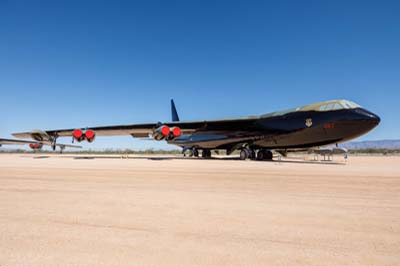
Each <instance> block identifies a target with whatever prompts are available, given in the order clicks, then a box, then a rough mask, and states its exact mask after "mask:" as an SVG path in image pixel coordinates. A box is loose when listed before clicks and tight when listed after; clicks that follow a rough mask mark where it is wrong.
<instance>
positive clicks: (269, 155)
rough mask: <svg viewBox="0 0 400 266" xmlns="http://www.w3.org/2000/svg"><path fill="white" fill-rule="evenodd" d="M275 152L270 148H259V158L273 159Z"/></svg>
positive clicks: (262, 159)
mask: <svg viewBox="0 0 400 266" xmlns="http://www.w3.org/2000/svg"><path fill="white" fill-rule="evenodd" d="M272 158H273V154H272V151H269V150H259V151H258V152H257V160H260V161H264V160H265V161H272Z"/></svg>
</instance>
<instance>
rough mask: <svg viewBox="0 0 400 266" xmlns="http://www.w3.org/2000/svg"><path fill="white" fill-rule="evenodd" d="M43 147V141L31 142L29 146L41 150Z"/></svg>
mask: <svg viewBox="0 0 400 266" xmlns="http://www.w3.org/2000/svg"><path fill="white" fill-rule="evenodd" d="M42 147H43V144H42V143H30V144H29V148H31V149H32V150H40V149H41V148H42Z"/></svg>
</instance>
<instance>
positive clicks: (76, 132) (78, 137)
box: [72, 129, 85, 142]
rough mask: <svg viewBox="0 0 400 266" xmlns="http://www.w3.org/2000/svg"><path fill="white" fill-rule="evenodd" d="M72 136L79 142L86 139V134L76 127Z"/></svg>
mask: <svg viewBox="0 0 400 266" xmlns="http://www.w3.org/2000/svg"><path fill="white" fill-rule="evenodd" d="M72 137H73V138H74V140H76V141H77V142H81V141H83V140H85V135H84V134H83V131H82V130H80V129H75V130H74V131H73V132H72Z"/></svg>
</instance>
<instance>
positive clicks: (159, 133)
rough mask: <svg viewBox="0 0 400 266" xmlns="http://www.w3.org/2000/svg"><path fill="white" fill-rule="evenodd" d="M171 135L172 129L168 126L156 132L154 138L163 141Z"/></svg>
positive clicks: (161, 127)
mask: <svg viewBox="0 0 400 266" xmlns="http://www.w3.org/2000/svg"><path fill="white" fill-rule="evenodd" d="M170 133H171V129H170V128H169V127H168V126H166V125H162V126H159V127H158V128H156V129H155V130H154V132H153V138H154V139H155V140H163V139H166V138H168V136H169V135H170Z"/></svg>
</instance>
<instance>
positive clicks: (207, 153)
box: [201, 150, 211, 158]
mask: <svg viewBox="0 0 400 266" xmlns="http://www.w3.org/2000/svg"><path fill="white" fill-rule="evenodd" d="M201 157H203V158H211V151H210V150H203V151H202V152H201Z"/></svg>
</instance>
